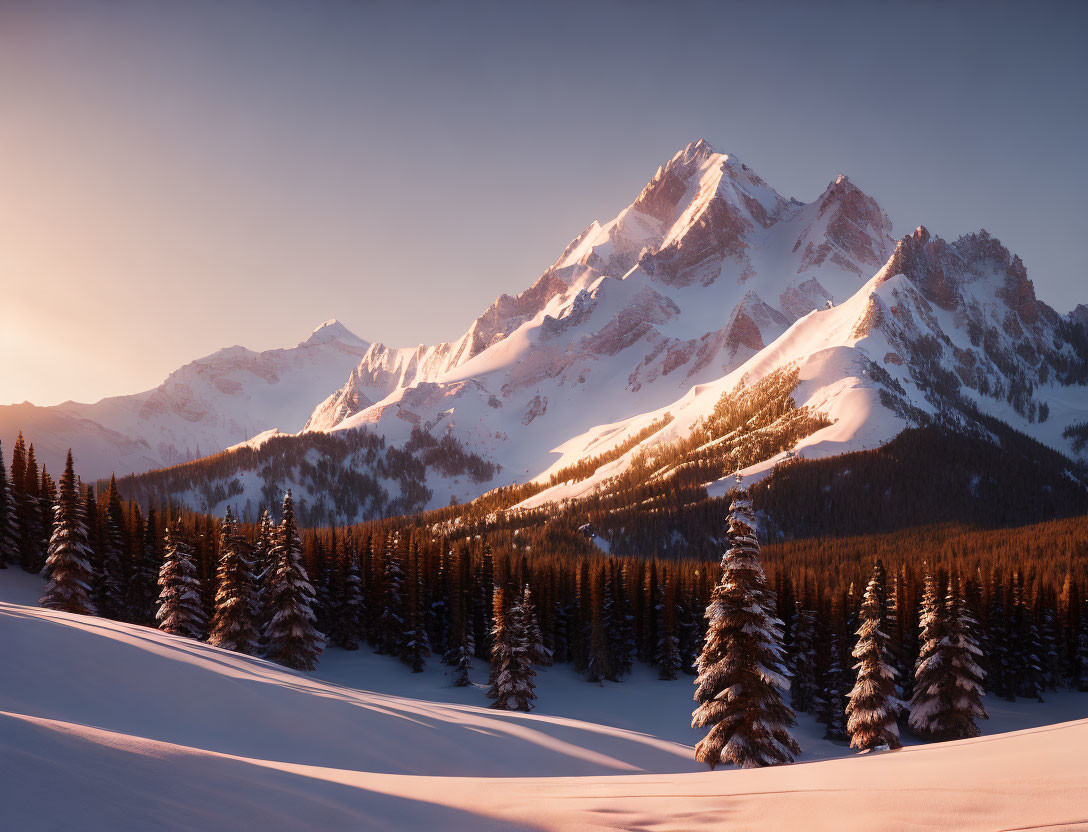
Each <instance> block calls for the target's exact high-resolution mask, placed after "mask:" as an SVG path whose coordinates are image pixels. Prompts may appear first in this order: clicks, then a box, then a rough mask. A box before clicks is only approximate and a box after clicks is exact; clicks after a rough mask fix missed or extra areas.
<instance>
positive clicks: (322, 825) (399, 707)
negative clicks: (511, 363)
mask: <svg viewBox="0 0 1088 832" xmlns="http://www.w3.org/2000/svg"><path fill="white" fill-rule="evenodd" d="M35 585H36V582H35V584H33V585H32V583H31V579H29V578H28V577H27V576H23V575H13V574H11V573H9V574H7V575H3V574H0V596H2V597H7V598H19V599H21V600H29V598H28V597H27V596H30V595H32V594H33V590H34V588H35ZM0 633H2V636H3V637H2V638H0V665H2V666H3V667H4V669H5V674H4V684H3V685H2V686H0V826H2V827H3V828H6V829H19V830H37V829H41V830H45V829H57V828H75V827H78V828H82V829H90V830H98V829H102V830H107V829H118V828H152V827H154V828H160V829H193V830H196V829H200V830H216V829H224V830H225V829H237V828H266V829H343V828H365V829H398V830H399V829H426V828H436V827H441V828H445V829H466V830H479V829H586V828H622V829H634V828H638V829H643V828H645V829H649V828H654V829H678V830H679V829H684V830H691V829H720V828H723V827H725V826H729V827H731V828H742V829H784V828H804V829H835V830H852V829H858V830H863V829H864V830H868V829H874V828H879V829H889V830H891V829H918V828H956V829H963V830H973V829H980V830H981V829H997V828H1022V827H1029V826H1030V827H1039V826H1054V827H1062V828H1066V827H1071V826H1073V825H1076V824H1079V823H1084V822H1085V821H1086V820H1088V797H1086V794H1088V774H1086V773H1085V770H1084V767H1083V765H1082V764H1081V763H1082V761H1081V757H1082V752H1083V748H1084V747H1085V744H1086V743H1088V720H1080V721H1075V722H1067V723H1063V724H1060V725H1052V726H1047V727H1040V728H1033V729H1028V730H1022V731H1017V732H1014V733H1009V734H1003V735H995V736H987V737H982V738H979V739H976V740H968V741H963V742H957V743H947V744H940V745H929V746H916V747H912V748H907V749H904V750H903V751H901V752H896V753H893V754H884V755H876V756H870V757H864V758H858V757H850V758H847V759H838V760H828V761H824V762H817V763H808V764H797V765H792V766H784V767H779V768H774V769H764V770H757V771H729V770H719V771H716V772H707V771H705V770H701V769H700V768H699V767H697V766H696V765H695V764H694V761H693V760H692V757H691V755H692V749H691V747H690V745H687V744H684V743H679V742H675V741H671V740H668V739H661V738H658V737H655V736H653V735H651V734H647V733H640V732H637V731H632V730H627V729H623V728H617V727H614V726H610V725H606V724H602V723H593V722H589V721H585V720H579V719H572V718H567V717H561V716H553V715H545V714H531V715H524V714H511V713H500V712H495V711H490V710H487V709H485V708H481V707H477V706H473V705H467V704H455V703H451V702H439V701H432V700H430V699H426V698H412V697H408V696H401V695H395V694H391V693H379V692H376V691H372V690H366V689H360V688H357V687H347V686H344V685H339V684H335V683H333V682H329V681H323V680H322V679H321V678H317V677H314V676H309V675H303V674H298V673H293V672H291V671H287V670H284V669H282V668H279V667H277V666H275V665H272V664H269V663H267V662H264V661H262V660H259V659H252V658H248V657H245V656H240V655H237V654H233V653H228V652H225V651H222V650H218V649H216V648H213V647H209V646H207V645H203V644H198V643H195V642H191V641H187V640H185V639H180V638H175V637H172V636H168V635H164V634H162V633H159V632H157V631H154V630H149V629H146V628H142V627H138V626H134V625H126V624H120V623H116V622H110V621H105V620H102V619H95V618H86V617H83V616H75V615H68V614H65V613H57V612H52V611H47V610H41V609H37V608H34V607H30V606H25V605H21V604H17V603H7V602H3V603H0ZM334 656H335V660H334V661H332V662H331V664H332V665H333V670H334V671H337V670H339V671H341V672H342V671H345V670H346V669H348V668H353V669H354V670H355V671H356V672H361V673H363V674H364V678H365V674H368V673H369V674H373V676H372V681H374V682H376V683H378V685H379V686H383V685H389V684H393V685H397V686H401V687H403V688H405V689H411V687H412V684H413V682H412V680H416V679H419V678H420V677H419V676H413V675H412V674H409V673H408V672H407V671H406V670H405V669H403V668H401V667H399V666H397V665H396V662H395V661H392V660H390V664H389V665H388V666H386V667H387V668H389V669H388V670H385V671H383V670H381V668H382V667H383V665H382V659H383V658H384V657H374V656H369V655H366V654H365V653H360V654H344V653H340V652H339V651H336V652H334V654H333V655H331V656H330V657H329V658H330V659H333V657H334ZM389 674H395V675H396V678H395V679H393V678H391V677H389ZM344 675H345V676H348V677H350V673H344ZM379 676H384V677H385V678H379ZM579 685H580V686H579V691H581V692H582V695H581V698H580V699H579V701H582V700H584V699H585V698H587V697H589V696H591V695H592V694H593V693H594V692H596V691H600V693H601V697H602V698H604V697H607V699H608V703H607V707H608V709H609V710H610V711H611V712H613V717H614V714H615V712H622V711H623V710H624V708H626V707H629V705H630V702H631V697H636V698H637V697H639V696H642V697H647V696H650V697H658V701H659V702H664V701H666V700H662V699H660V695H661V694H660V693H659V692H670V691H671V692H672V693H677V692H679V690H680V687H681V686H682V687H683V688H685V690H684V691H683V692H684V693H687V694H688V695H690V690H688V688H689V687H690V686H689V685H686V684H683V683H658V682H652V681H649V680H647V686H646V687H644V686H642V685H640V684H638V683H627V684H625V685H623V686H619V687H617V688H611V689H608V690H607V691H605V690H604V689H599V688H595V687H593V686H588V685H586V684H585V683H584V682H579ZM651 686H652V691H653V694H648V693H647V689H648V688H650V687H651ZM447 690H448V691H449V693H450V694H451V695H455V691H454V689H447ZM468 693H469V694H471V693H473V691H472V690H471V689H470V690H469V692H468ZM476 693H478V692H476ZM667 698H668V697H666V699H667ZM679 701H680V700H677V702H678V703H679ZM1078 701H1079V700H1078ZM1082 704H1083V703H1082ZM656 710H657V711H660V710H661V707H660V705H659V706H658V707H657V708H656ZM1081 712H1083V711H1081ZM657 716H658V718H660V714H658V715H657ZM679 717H681V718H683V717H684V714H683V713H681V714H679Z"/></svg>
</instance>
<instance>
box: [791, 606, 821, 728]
mask: <svg viewBox="0 0 1088 832" xmlns="http://www.w3.org/2000/svg"><path fill="white" fill-rule="evenodd" d="M789 669H790V675H791V676H792V679H791V680H790V704H791V705H792V706H793V709H794V710H795V711H812V710H814V709H815V707H816V613H815V612H813V611H812V610H810V609H805V608H803V607H799V608H798V610H797V618H796V623H795V624H794V628H793V652H792V654H791V656H790V661H789Z"/></svg>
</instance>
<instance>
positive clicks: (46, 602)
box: [41, 450, 96, 615]
mask: <svg viewBox="0 0 1088 832" xmlns="http://www.w3.org/2000/svg"><path fill="white" fill-rule="evenodd" d="M92 568H93V567H92V566H91V559H90V550H89V549H88V548H87V527H86V524H85V523H84V519H83V506H82V504H81V503H80V500H79V494H78V492H77V491H76V476H75V470H74V469H73V467H72V452H71V450H69V451H68V461H67V462H66V463H65V466H64V475H63V476H62V477H61V480H60V494H59V499H58V501H57V505H56V508H55V510H54V519H53V534H52V536H51V537H50V539H49V556H48V558H47V559H46V562H45V575H46V578H47V579H48V583H46V585H45V591H44V593H43V594H42V599H41V605H42V606H43V607H46V608H47V609H52V610H61V611H63V612H74V613H79V614H81V615H94V614H95V613H96V609H95V604H94V597H93V591H92V586H93V584H94V576H93V574H92Z"/></svg>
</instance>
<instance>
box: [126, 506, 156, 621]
mask: <svg viewBox="0 0 1088 832" xmlns="http://www.w3.org/2000/svg"><path fill="white" fill-rule="evenodd" d="M138 526H139V528H137V524H136V523H133V525H132V532H133V535H132V538H133V539H132V545H133V547H136V548H138V549H139V557H138V558H136V559H135V562H134V564H133V572H132V578H131V580H130V582H129V593H128V616H129V619H130V620H131V621H132V622H133V623H135V624H143V625H145V626H148V627H153V626H155V610H156V604H157V598H158V593H159V587H158V583H159V570H161V569H162V550H161V548H160V541H161V540H162V537H161V535H160V533H159V530H158V515H157V513H156V512H155V509H151V510H150V511H149V512H148V513H147V520H141V521H140V523H139V524H138Z"/></svg>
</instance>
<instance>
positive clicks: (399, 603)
mask: <svg viewBox="0 0 1088 832" xmlns="http://www.w3.org/2000/svg"><path fill="white" fill-rule="evenodd" d="M381 603H382V609H381V615H380V616H379V617H378V652H379V653H385V654H387V655H390V656H399V655H401V653H402V649H403V647H404V567H403V551H402V546H401V537H400V535H399V534H398V533H395V532H390V533H389V535H388V536H387V537H386V539H385V550H384V551H383V552H382V602H381Z"/></svg>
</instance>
